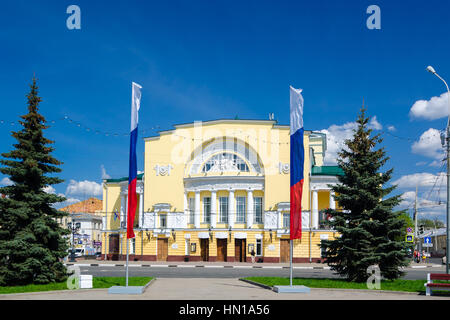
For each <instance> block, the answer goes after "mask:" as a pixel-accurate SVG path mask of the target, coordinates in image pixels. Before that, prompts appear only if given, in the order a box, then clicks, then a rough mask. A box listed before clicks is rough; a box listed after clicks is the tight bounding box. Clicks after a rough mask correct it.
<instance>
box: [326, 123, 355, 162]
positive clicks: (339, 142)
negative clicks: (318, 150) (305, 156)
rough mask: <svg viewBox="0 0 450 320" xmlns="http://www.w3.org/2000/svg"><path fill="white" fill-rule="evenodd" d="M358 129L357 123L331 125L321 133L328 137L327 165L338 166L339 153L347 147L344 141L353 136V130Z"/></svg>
mask: <svg viewBox="0 0 450 320" xmlns="http://www.w3.org/2000/svg"><path fill="white" fill-rule="evenodd" d="M357 127H358V124H357V123H356V122H347V123H345V124H343V125H340V126H338V125H335V124H333V125H331V126H330V127H329V128H328V129H323V130H321V131H320V132H322V133H325V134H326V135H327V151H326V153H325V158H324V159H323V161H324V164H325V165H333V164H336V158H337V154H338V152H339V151H340V150H341V149H342V148H343V147H344V146H345V145H344V141H345V140H346V139H350V138H351V137H352V136H353V130H355V129H356V128H357Z"/></svg>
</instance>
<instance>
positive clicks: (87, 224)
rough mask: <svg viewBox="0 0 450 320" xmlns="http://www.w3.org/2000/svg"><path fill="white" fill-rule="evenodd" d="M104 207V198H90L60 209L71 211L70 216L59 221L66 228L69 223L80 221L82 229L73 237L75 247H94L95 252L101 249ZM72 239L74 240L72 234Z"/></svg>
mask: <svg viewBox="0 0 450 320" xmlns="http://www.w3.org/2000/svg"><path fill="white" fill-rule="evenodd" d="M102 208H103V204H102V200H100V199H97V198H89V199H87V200H84V201H80V202H77V203H74V204H72V205H69V206H67V207H64V208H62V209H59V210H60V211H65V212H68V213H69V216H68V217H64V218H61V219H60V221H59V223H60V224H61V225H62V226H63V227H64V228H67V227H68V224H69V223H73V224H76V223H80V229H79V230H78V233H77V234H75V235H74V237H73V238H74V242H75V248H93V250H91V251H94V253H95V252H100V251H101V249H102V238H101V231H102V228H103V226H102V213H101V211H102ZM70 241H72V235H71V236H70ZM86 253H87V251H86Z"/></svg>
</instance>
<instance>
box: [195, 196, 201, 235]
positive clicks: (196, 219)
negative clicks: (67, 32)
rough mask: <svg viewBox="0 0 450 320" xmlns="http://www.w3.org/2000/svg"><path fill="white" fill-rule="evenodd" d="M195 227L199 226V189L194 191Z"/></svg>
mask: <svg viewBox="0 0 450 320" xmlns="http://www.w3.org/2000/svg"><path fill="white" fill-rule="evenodd" d="M194 222H195V227H196V228H200V191H196V192H195V216H194Z"/></svg>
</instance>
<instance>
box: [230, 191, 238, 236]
mask: <svg viewBox="0 0 450 320" xmlns="http://www.w3.org/2000/svg"><path fill="white" fill-rule="evenodd" d="M229 199H230V200H229V202H230V207H229V208H228V225H229V226H230V227H232V228H233V227H234V217H235V215H236V203H235V199H234V190H230V198H229Z"/></svg>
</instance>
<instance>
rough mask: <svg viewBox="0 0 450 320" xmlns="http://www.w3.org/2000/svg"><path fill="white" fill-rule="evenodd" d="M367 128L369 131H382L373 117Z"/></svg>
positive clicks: (381, 127)
mask: <svg viewBox="0 0 450 320" xmlns="http://www.w3.org/2000/svg"><path fill="white" fill-rule="evenodd" d="M369 128H370V129H374V130H381V129H383V126H382V125H381V123H379V122H378V121H377V116H373V118H372V119H370V122H369Z"/></svg>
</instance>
